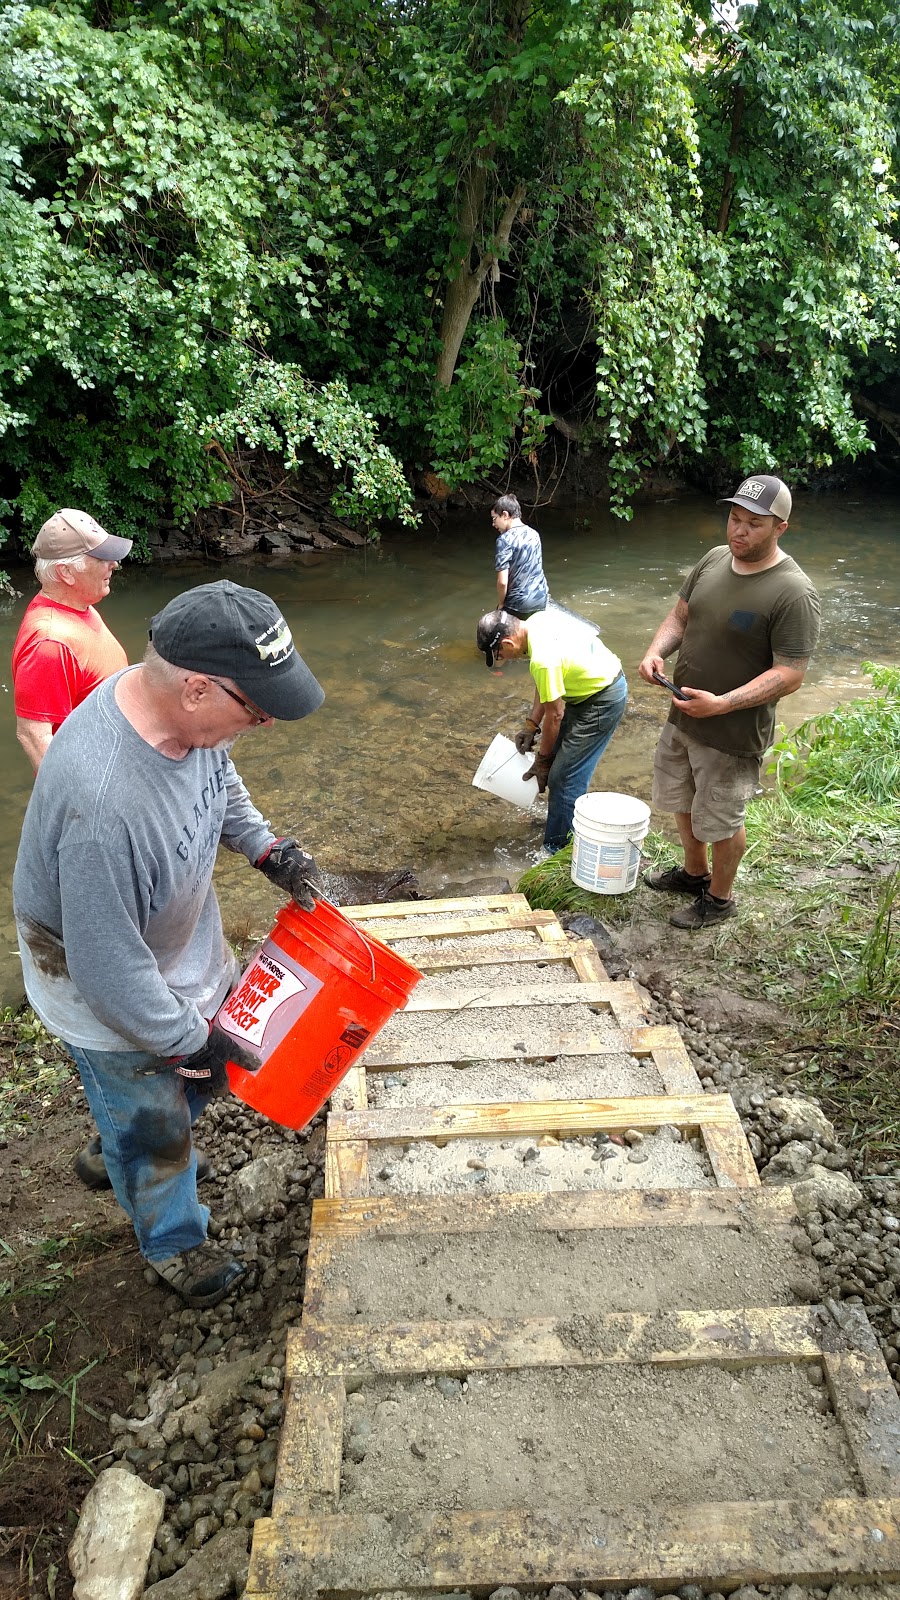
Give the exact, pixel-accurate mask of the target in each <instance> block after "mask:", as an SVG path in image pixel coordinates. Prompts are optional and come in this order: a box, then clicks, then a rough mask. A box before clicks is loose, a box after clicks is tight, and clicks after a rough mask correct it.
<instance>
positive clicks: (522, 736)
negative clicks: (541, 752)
mask: <svg viewBox="0 0 900 1600" xmlns="http://www.w3.org/2000/svg"><path fill="white" fill-rule="evenodd" d="M540 731H541V725H540V723H539V722H535V721H534V719H533V718H532V717H526V718H525V721H524V723H523V724H522V727H521V728H520V729H519V732H518V733H517V734H516V737H515V741H514V742H515V746H516V749H517V750H518V752H519V755H520V756H527V755H529V754H530V752H531V751H532V750H533V749H534V741H535V739H536V738H537V736H538V734H539V733H540Z"/></svg>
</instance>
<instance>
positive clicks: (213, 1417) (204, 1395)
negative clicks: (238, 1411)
mask: <svg viewBox="0 0 900 1600" xmlns="http://www.w3.org/2000/svg"><path fill="white" fill-rule="evenodd" d="M259 1370H260V1359H259V1356H258V1355H255V1354H254V1353H253V1352H252V1351H250V1352H248V1354H247V1355H241V1356H236V1357H235V1359H234V1360H233V1361H226V1362H225V1363H224V1365H222V1366H218V1367H213V1370H212V1372H207V1373H206V1374H205V1376H204V1377H202V1378H201V1379H200V1393H199V1394H198V1395H197V1397H196V1399H195V1400H189V1401H188V1403H187V1405H185V1406H182V1407H181V1410H180V1411H173V1412H170V1414H169V1416H168V1417H167V1418H166V1420H165V1422H164V1423H163V1428H162V1431H163V1435H164V1436H165V1438H166V1439H167V1440H168V1441H169V1442H170V1443H171V1441H172V1440H173V1439H177V1438H179V1437H180V1438H182V1439H190V1438H193V1437H194V1435H195V1433H196V1431H197V1429H198V1428H205V1427H212V1428H213V1429H214V1428H215V1426H216V1424H217V1422H218V1421H219V1420H220V1418H221V1417H223V1416H224V1415H225V1413H226V1412H227V1411H229V1410H230V1409H231V1407H232V1406H233V1405H234V1403H235V1401H236V1400H237V1398H238V1395H239V1394H240V1392H241V1390H242V1389H243V1387H244V1384H245V1383H251V1382H252V1380H253V1379H254V1378H255V1377H257V1376H258V1374H259Z"/></svg>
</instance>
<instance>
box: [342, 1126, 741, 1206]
mask: <svg viewBox="0 0 900 1600" xmlns="http://www.w3.org/2000/svg"><path fill="white" fill-rule="evenodd" d="M504 1144H505V1145H506V1148H504V1147H503V1145H501V1144H500V1142H499V1141H498V1140H496V1139H450V1140H448V1142H447V1144H446V1145H445V1146H444V1148H443V1149H439V1148H438V1147H437V1145H435V1144H431V1143H430V1142H429V1141H428V1140H425V1139H417V1140H414V1141H412V1142H411V1143H410V1144H409V1145H408V1146H407V1147H406V1150H407V1151H408V1154H405V1153H404V1146H403V1145H392V1144H384V1145H379V1146H378V1153H377V1155H376V1156H375V1160H376V1161H377V1162H383V1163H384V1166H380V1167H379V1168H377V1169H376V1170H377V1171H383V1170H384V1167H387V1168H388V1169H389V1170H390V1177H389V1178H387V1179H380V1178H376V1181H375V1182H374V1183H373V1185H372V1187H373V1190H374V1192H375V1193H376V1194H444V1193H446V1194H465V1193H472V1192H475V1179H476V1173H475V1172H474V1171H473V1170H472V1169H471V1168H469V1167H468V1166H467V1163H468V1162H469V1161H471V1160H473V1159H475V1160H478V1161H481V1162H483V1163H484V1167H485V1169H486V1170H485V1171H484V1172H479V1173H478V1174H477V1177H479V1178H481V1179H482V1180H483V1184H482V1185H481V1192H487V1193H488V1194H511V1193H521V1192H522V1191H523V1190H526V1189H528V1190H531V1189H540V1190H551V1189H606V1188H611V1187H618V1186H619V1185H622V1186H623V1187H625V1188H629V1189H630V1188H640V1189H679V1188H692V1187H696V1188H701V1189H702V1188H709V1187H712V1186H713V1181H712V1175H711V1171H710V1167H709V1163H708V1162H707V1160H706V1157H705V1155H702V1154H701V1153H700V1152H699V1151H697V1150H694V1149H693V1148H692V1147H691V1146H690V1145H689V1144H685V1143H682V1144H672V1143H671V1141H670V1140H669V1139H666V1138H660V1136H659V1134H648V1135H647V1138H646V1140H645V1142H644V1145H643V1146H642V1149H643V1150H645V1151H646V1153H647V1160H646V1162H644V1163H642V1164H640V1165H637V1164H633V1163H630V1162H628V1161H626V1160H624V1159H623V1156H622V1155H621V1154H620V1155H619V1156H617V1157H616V1159H615V1160H611V1161H601V1162H593V1161H592V1160H591V1155H592V1152H593V1148H594V1146H593V1141H592V1140H591V1139H590V1138H588V1139H586V1140H585V1141H584V1142H582V1141H581V1140H580V1139H563V1140H561V1141H560V1143H559V1144H558V1145H555V1146H547V1147H545V1148H543V1149H542V1150H541V1151H540V1152H539V1159H538V1152H537V1151H536V1152H535V1156H534V1157H533V1158H531V1159H530V1160H529V1159H527V1154H528V1151H529V1150H530V1149H534V1144H533V1141H532V1140H531V1139H516V1140H512V1141H508V1140H505V1141H504ZM523 1158H526V1159H523ZM539 1168H543V1171H540V1170H539Z"/></svg>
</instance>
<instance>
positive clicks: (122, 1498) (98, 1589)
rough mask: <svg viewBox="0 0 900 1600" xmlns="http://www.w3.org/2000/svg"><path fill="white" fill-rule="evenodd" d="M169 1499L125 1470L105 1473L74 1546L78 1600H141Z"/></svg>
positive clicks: (72, 1557)
mask: <svg viewBox="0 0 900 1600" xmlns="http://www.w3.org/2000/svg"><path fill="white" fill-rule="evenodd" d="M165 1503H166V1500H165V1495H164V1494H163V1492H162V1490H161V1489H151V1488H150V1487H149V1485H148V1484H146V1483H144V1482H143V1480H142V1479H141V1478H138V1477H136V1476H135V1475H134V1474H133V1473H131V1472H126V1471H125V1470H124V1468H122V1467H108V1468H107V1469H106V1471H105V1472H101V1473H100V1476H99V1477H98V1478H97V1481H96V1482H95V1484H94V1485H93V1488H92V1489H91V1490H90V1491H89V1493H88V1495H87V1497H86V1499H85V1502H84V1505H83V1506H82V1508H81V1516H80V1517H79V1519H78V1526H77V1528H76V1529H75V1533H74V1536H73V1538H72V1542H71V1544H70V1545H69V1568H70V1570H71V1573H72V1577H73V1578H74V1579H75V1600H137V1596H138V1595H140V1594H143V1592H144V1579H145V1577H146V1576H147V1563H148V1561H149V1560H150V1552H151V1550H152V1549H153V1540H154V1539H155V1537H156V1530H157V1528H158V1527H159V1524H160V1522H161V1520H162V1514H163V1509H164V1507H165Z"/></svg>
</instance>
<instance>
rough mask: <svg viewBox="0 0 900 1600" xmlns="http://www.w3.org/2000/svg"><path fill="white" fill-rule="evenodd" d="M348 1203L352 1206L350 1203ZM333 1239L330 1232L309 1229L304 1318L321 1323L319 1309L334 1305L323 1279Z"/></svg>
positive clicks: (336, 1202) (332, 1246) (332, 1201)
mask: <svg viewBox="0 0 900 1600" xmlns="http://www.w3.org/2000/svg"><path fill="white" fill-rule="evenodd" d="M347 1203H348V1202H346V1201H334V1200H326V1201H325V1205H326V1206H331V1205H343V1204H347ZM349 1203H350V1204H353V1202H352V1201H350V1202H349ZM326 1214H327V1213H326ZM335 1238H336V1235H335V1233H334V1232H332V1231H326V1230H323V1229H322V1228H317V1227H315V1226H312V1227H311V1228H310V1233H309V1248H308V1250H307V1253H306V1273H305V1276H304V1281H303V1316H304V1317H306V1316H310V1317H312V1318H313V1319H314V1320H316V1319H318V1320H319V1321H321V1320H322V1318H321V1309H322V1307H323V1306H324V1305H325V1303H326V1301H327V1303H328V1304H329V1306H331V1305H334V1304H335V1291H334V1289H326V1287H325V1277H326V1273H327V1270H328V1264H329V1262H330V1260H331V1255H332V1251H333V1249H334V1245H335Z"/></svg>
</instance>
